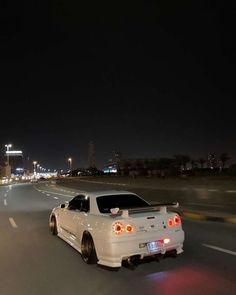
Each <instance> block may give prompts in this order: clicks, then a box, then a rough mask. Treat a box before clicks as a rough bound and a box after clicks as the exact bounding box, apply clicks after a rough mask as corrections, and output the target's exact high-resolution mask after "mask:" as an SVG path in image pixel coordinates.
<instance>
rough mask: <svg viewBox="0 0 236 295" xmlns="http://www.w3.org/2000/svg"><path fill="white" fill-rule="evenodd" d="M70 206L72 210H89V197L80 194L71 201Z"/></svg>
mask: <svg viewBox="0 0 236 295" xmlns="http://www.w3.org/2000/svg"><path fill="white" fill-rule="evenodd" d="M68 208H69V209H70V210H80V211H84V212H88V211H89V198H86V197H85V196H84V195H78V196H76V197H74V199H72V200H71V201H70V202H69V206H68Z"/></svg>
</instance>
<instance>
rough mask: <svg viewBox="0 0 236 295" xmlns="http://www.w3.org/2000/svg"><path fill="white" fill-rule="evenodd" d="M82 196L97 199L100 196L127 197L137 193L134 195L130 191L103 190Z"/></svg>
mask: <svg viewBox="0 0 236 295" xmlns="http://www.w3.org/2000/svg"><path fill="white" fill-rule="evenodd" d="M81 194H85V195H86V196H89V197H90V198H97V197H100V196H109V195H127V194H132V195H136V194H135V193H132V192H129V191H119V190H103V191H93V192H83V193H81Z"/></svg>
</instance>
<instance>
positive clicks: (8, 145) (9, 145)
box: [5, 143, 12, 166]
mask: <svg viewBox="0 0 236 295" xmlns="http://www.w3.org/2000/svg"><path fill="white" fill-rule="evenodd" d="M5 147H6V148H7V166H9V153H8V151H9V148H11V147H12V144H10V143H9V144H5Z"/></svg>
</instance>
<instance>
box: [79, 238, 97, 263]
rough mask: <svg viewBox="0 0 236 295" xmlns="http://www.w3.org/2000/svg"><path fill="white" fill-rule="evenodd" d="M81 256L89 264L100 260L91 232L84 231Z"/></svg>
mask: <svg viewBox="0 0 236 295" xmlns="http://www.w3.org/2000/svg"><path fill="white" fill-rule="evenodd" d="M81 256H82V258H83V261H84V262H85V263H87V264H95V263H97V261H98V258H97V254H96V249H95V245H94V242H93V238H92V237H91V235H90V234H89V233H84V235H83V238H82V243H81Z"/></svg>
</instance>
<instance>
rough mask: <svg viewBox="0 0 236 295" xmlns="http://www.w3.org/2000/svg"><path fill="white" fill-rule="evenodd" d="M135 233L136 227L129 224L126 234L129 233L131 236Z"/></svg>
mask: <svg viewBox="0 0 236 295" xmlns="http://www.w3.org/2000/svg"><path fill="white" fill-rule="evenodd" d="M133 231H134V227H133V225H131V224H127V225H126V232H127V233H128V234H131V233H132V232H133Z"/></svg>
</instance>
